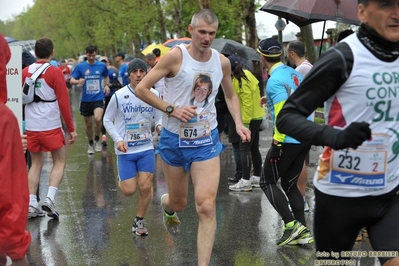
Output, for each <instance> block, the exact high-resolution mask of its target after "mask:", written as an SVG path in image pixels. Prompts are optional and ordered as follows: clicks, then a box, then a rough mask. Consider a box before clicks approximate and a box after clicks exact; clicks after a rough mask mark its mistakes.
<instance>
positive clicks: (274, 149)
mask: <svg viewBox="0 0 399 266" xmlns="http://www.w3.org/2000/svg"><path fill="white" fill-rule="evenodd" d="M278 145H279V144H277V145H276V144H274V143H272V146H271V147H270V152H269V160H270V162H271V163H277V162H278V161H280V159H281V154H282V153H283V150H282V149H281V148H282V146H281V144H280V146H278Z"/></svg>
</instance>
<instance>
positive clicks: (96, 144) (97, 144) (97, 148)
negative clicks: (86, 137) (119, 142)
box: [94, 141, 103, 151]
mask: <svg viewBox="0 0 399 266" xmlns="http://www.w3.org/2000/svg"><path fill="white" fill-rule="evenodd" d="M94 150H95V151H102V150H103V147H102V146H101V142H100V141H96V142H95V144H94Z"/></svg>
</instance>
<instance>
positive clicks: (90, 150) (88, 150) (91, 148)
mask: <svg viewBox="0 0 399 266" xmlns="http://www.w3.org/2000/svg"><path fill="white" fill-rule="evenodd" d="M87 153H88V154H94V148H93V146H92V145H90V144H89V147H88V148H87Z"/></svg>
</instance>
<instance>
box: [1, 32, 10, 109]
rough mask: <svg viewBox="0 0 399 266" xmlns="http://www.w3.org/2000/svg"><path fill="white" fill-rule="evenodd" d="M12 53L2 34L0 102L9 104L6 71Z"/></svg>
mask: <svg viewBox="0 0 399 266" xmlns="http://www.w3.org/2000/svg"><path fill="white" fill-rule="evenodd" d="M10 58H11V51H10V47H9V46H8V43H7V41H6V39H4V37H3V35H1V33H0V102H2V103H7V83H6V73H7V72H6V71H7V63H8V61H10Z"/></svg>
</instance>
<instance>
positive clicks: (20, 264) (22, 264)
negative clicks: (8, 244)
mask: <svg viewBox="0 0 399 266" xmlns="http://www.w3.org/2000/svg"><path fill="white" fill-rule="evenodd" d="M11 265H12V266H28V265H29V263H28V259H27V258H26V256H25V257H24V258H23V259H20V260H13V261H12V264H11Z"/></svg>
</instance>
